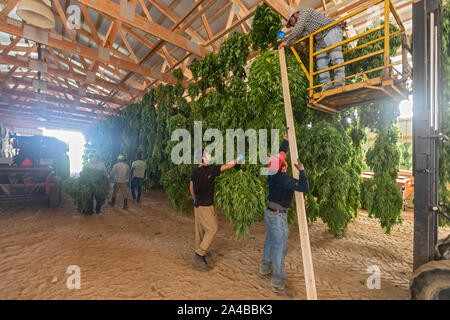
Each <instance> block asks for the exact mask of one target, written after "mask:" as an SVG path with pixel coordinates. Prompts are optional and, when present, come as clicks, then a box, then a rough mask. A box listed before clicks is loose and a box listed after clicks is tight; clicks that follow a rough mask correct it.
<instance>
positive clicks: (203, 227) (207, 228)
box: [194, 206, 219, 256]
mask: <svg viewBox="0 0 450 320" xmlns="http://www.w3.org/2000/svg"><path fill="white" fill-rule="evenodd" d="M194 213H195V244H196V246H197V249H196V250H195V252H196V253H197V254H198V255H201V256H204V255H205V254H206V253H207V252H208V250H209V247H210V246H211V243H212V242H213V240H214V236H215V235H216V233H217V228H218V225H219V221H218V219H217V215H216V212H215V210H214V206H209V207H202V206H199V207H198V208H197V207H194Z"/></svg>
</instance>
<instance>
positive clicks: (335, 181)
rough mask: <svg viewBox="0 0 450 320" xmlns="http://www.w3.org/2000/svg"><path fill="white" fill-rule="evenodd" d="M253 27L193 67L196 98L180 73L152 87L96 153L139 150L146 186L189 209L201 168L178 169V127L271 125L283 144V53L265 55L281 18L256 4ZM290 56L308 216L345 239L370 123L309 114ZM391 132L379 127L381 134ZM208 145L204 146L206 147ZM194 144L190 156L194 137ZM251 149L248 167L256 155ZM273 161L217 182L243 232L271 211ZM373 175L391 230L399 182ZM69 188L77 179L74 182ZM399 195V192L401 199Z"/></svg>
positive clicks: (379, 113)
mask: <svg viewBox="0 0 450 320" xmlns="http://www.w3.org/2000/svg"><path fill="white" fill-rule="evenodd" d="M252 25H253V29H252V31H251V32H250V35H249V36H247V35H243V34H238V33H232V34H231V35H230V36H229V38H228V39H227V40H226V41H225V42H224V43H222V45H221V46H220V49H219V52H218V53H211V54H208V55H207V56H206V57H204V58H203V59H202V60H199V61H198V60H194V61H192V63H191V65H190V67H189V68H190V70H191V72H192V75H193V80H194V81H192V82H191V83H190V84H189V86H188V88H187V93H188V95H189V98H190V99H189V101H188V100H186V98H185V97H183V94H184V88H183V87H182V86H181V81H182V74H181V72H180V71H179V70H177V71H176V73H175V74H174V75H175V76H176V78H177V84H176V85H175V86H173V85H159V86H157V87H156V88H153V89H152V90H151V91H150V92H149V93H147V94H146V95H145V96H144V97H143V99H142V101H141V102H140V103H139V104H136V105H133V106H130V107H129V110H128V109H126V110H125V111H124V112H121V113H120V114H119V116H118V117H114V118H115V119H108V120H107V121H105V123H102V124H100V125H99V126H97V127H96V128H94V129H93V130H92V132H91V133H90V135H88V136H87V140H88V143H89V144H90V145H91V146H92V148H91V149H93V150H95V151H97V152H98V153H99V154H101V155H102V156H103V157H104V160H105V161H106V159H107V161H108V162H107V163H108V165H110V164H111V163H114V162H115V159H116V158H117V155H118V154H119V153H123V154H125V155H126V157H127V160H128V161H132V160H133V157H134V156H135V155H136V152H137V151H141V152H142V154H143V159H144V160H145V161H146V163H147V166H148V176H147V177H146V178H145V182H144V186H145V187H146V188H151V187H154V186H163V187H164V189H165V191H166V194H167V196H168V198H169V199H170V200H171V202H172V204H173V205H174V207H175V208H176V209H179V210H182V211H183V212H188V211H189V209H191V208H192V201H191V200H190V194H189V183H190V176H191V172H192V169H193V168H194V167H195V166H196V165H188V164H186V165H185V164H183V165H175V164H174V163H173V162H172V161H171V152H172V149H173V147H174V146H175V145H176V142H171V141H170V139H171V135H172V132H173V131H174V130H175V129H185V130H187V131H188V132H189V133H191V135H192V134H193V128H194V122H195V121H201V123H202V129H203V133H204V132H205V131H206V130H207V129H219V130H220V131H221V132H222V133H223V134H225V131H226V130H227V129H243V130H244V131H245V130H247V129H254V130H256V131H257V132H258V130H259V129H266V130H268V133H269V136H270V129H279V130H280V136H279V139H280V141H281V139H282V135H283V133H284V131H285V111H284V102H283V92H282V86H281V72H280V64H279V57H278V54H277V52H272V51H267V50H266V49H267V48H268V47H269V44H271V45H272V46H276V44H277V39H276V34H277V31H278V30H279V29H280V27H281V17H280V16H279V15H277V14H276V13H274V12H273V11H272V10H271V9H270V8H269V7H268V6H267V5H266V4H263V5H262V6H260V7H258V9H257V11H256V13H255V16H254V19H253V23H252ZM249 44H250V45H252V46H253V50H257V49H262V50H263V52H262V54H261V55H260V56H259V57H257V58H256V59H255V61H254V62H253V63H252V65H251V67H250V70H249V74H248V75H247V74H245V72H244V70H245V69H244V66H245V65H246V62H247V56H248V54H249ZM264 51H265V52H264ZM286 59H287V61H286V62H287V70H288V77H289V87H290V92H291V100H292V106H293V112H294V118H295V123H296V133H297V145H298V147H299V157H300V160H301V161H303V162H304V164H305V167H306V168H307V174H308V178H309V180H310V186H311V191H310V192H309V193H308V194H306V205H307V215H308V219H309V220H310V221H315V220H316V219H317V218H321V219H322V220H323V221H324V222H325V223H326V224H327V225H328V227H329V229H330V231H331V232H332V233H333V234H334V235H336V236H342V232H343V230H345V228H347V226H348V224H349V222H350V221H351V220H352V219H353V218H354V217H355V216H356V214H357V209H358V208H359V206H360V199H361V194H360V182H361V181H360V175H361V170H362V147H361V146H362V143H364V141H365V138H366V136H365V133H364V129H365V126H367V124H366V122H367V121H366V122H365V121H363V119H360V117H359V116H357V114H356V113H355V112H354V111H353V113H352V112H348V113H346V114H344V115H342V116H331V115H328V114H325V113H322V112H319V111H316V110H313V109H311V108H308V107H307V96H308V93H307V88H308V83H307V79H306V76H305V74H304V73H303V71H302V70H301V68H300V66H299V64H298V62H297V61H296V59H295V57H294V56H293V54H292V53H290V52H289V51H287V54H286ZM246 80H247V81H246ZM371 110H372V111H371V112H372V114H373V119H375V120H374V121H375V122H377V125H378V123H380V124H381V123H383V122H384V121H386V120H387V121H388V123H389V125H388V126H387V128H389V127H390V126H391V122H389V121H390V119H391V118H390V116H386V115H385V113H387V114H388V113H389V112H387V111H386V110H385V109H384V108H382V107H381V106H374V107H373V108H372V109H371ZM358 115H361V113H360V112H358ZM348 119H351V122H350V121H349V120H348ZM369 122H370V121H369ZM384 130H385V129H383V130H380V134H381V133H383V132H385V131H384ZM386 132H387V131H386ZM389 132H391V131H389ZM388 136H389V137H390V135H388ZM118 141H122V143H118ZM392 141H393V140H392ZM208 143H209V142H204V145H203V147H205V146H206V145H207V144H208ZM388 143H389V145H388V146H387V147H383V146H380V148H384V149H386V148H387V149H389V150H391V149H390V148H391V147H392V145H391V140H389V141H388ZM191 144H192V145H191V150H190V151H191V159H192V157H193V154H194V150H193V141H191ZM268 145H270V141H269V143H268ZM246 146H247V152H246V155H245V156H246V159H247V161H248V159H249V156H250V155H249V154H248V145H246ZM377 150H378V149H377ZM391 151H392V150H391ZM234 156H237V154H235V155H234ZM288 161H289V159H288ZM377 161H381V160H380V159H378V160H377V158H376V155H375V154H374V156H373V159H372V162H371V165H374V166H376V163H377ZM390 161H392V163H390V164H389V166H390V167H392V168H391V169H394V168H395V166H397V167H398V161H399V159H397V158H395V156H394V155H393V156H392V157H391V158H390ZM266 165H267V164H265V163H260V164H258V165H253V164H244V165H239V166H236V167H235V168H234V169H231V170H228V171H226V172H224V173H223V174H222V175H221V176H220V177H219V178H218V179H216V186H215V190H216V194H215V205H216V207H217V208H219V209H221V210H222V211H223V212H224V213H225V216H226V218H227V219H228V221H230V223H232V224H233V225H234V230H235V232H236V235H237V236H244V235H246V234H248V230H249V227H250V226H251V225H252V224H253V223H254V222H255V221H257V220H258V219H261V217H262V216H263V214H264V209H265V207H266V201H267V188H268V187H267V183H266V180H267V177H266V176H262V175H260V173H259V170H260V169H261V167H263V166H266ZM391 169H389V173H391ZM375 171H376V175H377V172H378V176H376V179H374V180H373V184H374V185H373V191H371V192H373V194H372V193H367V194H370V196H367V195H366V197H368V198H370V199H369V200H372V202H371V212H372V213H373V215H374V216H375V217H376V218H378V219H380V221H381V223H382V225H383V227H385V229H386V230H387V231H388V230H389V226H391V225H392V224H393V220H395V221H398V220H397V219H396V218H395V217H396V211H395V210H394V209H395V201H396V199H391V198H389V197H392V195H386V194H385V193H387V192H391V191H392V190H391V189H392V186H393V184H392V181H393V183H394V184H395V177H394V178H393V177H392V175H391V174H390V175H388V176H381V175H380V174H379V170H378V169H376V170H375ZM71 183H74V182H73V181H72V180H71ZM384 188H386V189H384ZM68 189H69V188H68ZM383 190H385V191H383ZM397 191H398V189H397ZM395 195H396V194H395V192H394V198H395V197H396V196H395ZM375 197H376V199H381V201H384V204H383V205H385V206H387V210H386V211H383V212H381V211H382V210H384V209H383V208H382V207H377V206H376V205H375V202H376V201H378V200H374V199H375ZM295 217H296V212H295V208H292V209H291V210H290V211H289V221H295V220H296V219H295Z"/></svg>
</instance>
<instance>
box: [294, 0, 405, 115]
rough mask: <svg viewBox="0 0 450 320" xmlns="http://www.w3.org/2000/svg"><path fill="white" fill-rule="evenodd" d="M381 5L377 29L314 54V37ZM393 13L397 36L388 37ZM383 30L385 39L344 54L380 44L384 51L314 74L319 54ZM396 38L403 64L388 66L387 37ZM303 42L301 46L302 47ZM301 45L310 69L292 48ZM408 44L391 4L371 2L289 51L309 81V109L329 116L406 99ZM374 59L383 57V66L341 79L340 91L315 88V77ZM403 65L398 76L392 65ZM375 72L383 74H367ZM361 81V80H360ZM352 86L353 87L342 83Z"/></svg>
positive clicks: (300, 41)
mask: <svg viewBox="0 0 450 320" xmlns="http://www.w3.org/2000/svg"><path fill="white" fill-rule="evenodd" d="M382 2H384V23H383V24H382V25H380V26H377V27H374V28H373V29H370V30H367V31H365V32H363V33H361V34H359V35H356V36H354V37H351V38H348V39H346V40H344V41H341V42H339V43H338V44H335V45H333V46H330V47H328V48H325V49H323V50H320V51H316V52H314V50H313V48H314V36H315V35H317V34H318V33H320V32H322V31H324V30H327V29H331V28H333V27H334V26H335V25H337V24H339V23H341V22H344V21H346V20H348V19H350V18H352V17H354V16H356V15H358V14H361V13H362V12H364V11H366V10H367V9H369V8H371V7H373V6H376V5H378V4H380V3H382ZM391 13H392V15H393V16H394V18H395V21H396V22H397V24H398V26H399V29H400V30H398V31H396V32H393V33H390V29H389V24H390V21H389V16H390V14H391ZM382 29H384V35H383V36H382V37H380V38H378V39H375V40H372V41H370V42H367V43H364V44H362V45H359V46H355V47H352V48H349V49H348V50H346V51H344V52H343V54H346V53H348V52H351V51H353V50H357V49H360V48H363V47H366V46H368V45H371V44H374V43H377V42H379V41H384V49H381V50H378V51H375V52H371V53H369V54H366V55H364V56H360V57H357V58H354V59H352V60H349V61H345V62H344V63H342V64H339V65H334V66H331V67H328V68H326V69H322V70H318V71H314V57H316V56H317V55H318V54H321V53H323V52H326V51H328V50H331V49H333V48H336V47H339V46H342V45H345V44H348V43H351V42H353V41H355V40H358V39H359V38H362V37H364V36H367V35H369V34H371V33H373V32H376V31H378V30H382ZM398 34H401V35H402V61H401V62H399V63H391V61H390V52H389V39H390V37H393V36H396V35H398ZM302 42H304V43H302ZM298 44H300V45H302V44H303V45H304V46H306V48H307V51H308V55H309V65H308V66H305V64H304V63H303V61H302V60H301V58H300V56H299V54H298V52H297V49H296V48H295V46H296V45H298ZM408 47H409V46H408V44H407V38H406V33H405V27H404V26H403V23H402V21H401V20H400V17H399V15H398V14H397V12H396V10H395V8H394V6H393V4H392V2H391V1H390V0H376V1H372V2H370V3H369V4H367V5H366V6H364V7H362V8H360V9H357V10H355V11H354V12H352V13H350V14H348V15H346V16H345V17H343V18H341V19H339V20H336V21H335V22H333V23H331V24H329V25H327V26H325V27H323V28H321V29H319V30H317V31H315V32H313V33H311V34H309V35H307V36H306V37H303V38H301V39H299V40H298V41H296V42H294V43H293V45H292V46H291V50H292V51H293V53H294V55H295V56H296V58H297V60H298V62H299V63H300V66H301V68H302V70H303V71H304V72H305V74H306V77H307V79H308V81H309V90H308V92H309V104H308V105H309V106H310V107H312V108H315V109H318V110H321V111H325V112H329V113H339V112H341V111H343V110H345V109H347V108H350V107H352V106H354V105H357V104H358V105H359V104H361V103H367V102H373V101H376V100H381V99H393V100H395V101H401V100H405V99H408V90H407V89H406V86H407V81H408V80H409V79H410V78H411V67H410V65H409V63H408V60H407V50H410V48H408ZM377 55H383V56H384V60H383V61H384V65H383V66H380V67H378V68H374V69H371V70H365V71H364V72H362V73H357V74H353V75H346V77H345V79H344V81H343V82H344V84H343V86H342V87H337V88H336V87H335V88H333V89H329V90H324V88H325V86H326V84H327V83H325V84H318V85H314V76H316V75H318V74H320V73H322V72H326V71H331V70H334V69H336V68H339V67H342V66H346V65H349V64H351V63H354V62H357V61H361V60H364V59H370V58H372V57H374V56H377ZM400 63H401V64H402V71H401V73H400V72H398V71H397V70H396V69H395V67H394V66H395V65H398V64H400ZM378 70H384V73H383V75H382V76H379V77H370V74H371V73H372V72H374V71H378ZM361 77H362V78H361ZM348 79H352V80H350V81H349V80H348ZM346 80H347V82H352V81H353V83H350V84H349V83H347V84H346V83H345V82H346ZM335 81H338V80H334V81H330V82H329V83H330V84H332V83H334V82H335Z"/></svg>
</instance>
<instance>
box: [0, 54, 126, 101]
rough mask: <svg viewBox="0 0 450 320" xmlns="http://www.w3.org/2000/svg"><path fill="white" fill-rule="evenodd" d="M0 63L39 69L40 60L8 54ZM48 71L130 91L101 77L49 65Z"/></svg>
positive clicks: (103, 86)
mask: <svg viewBox="0 0 450 320" xmlns="http://www.w3.org/2000/svg"><path fill="white" fill-rule="evenodd" d="M30 61H31V62H33V64H30ZM0 63H1V64H7V65H15V66H17V67H21V68H26V69H32V70H36V71H39V70H38V69H37V68H36V64H37V63H39V61H38V60H36V59H31V58H22V59H18V58H17V57H11V56H6V57H0ZM47 73H50V74H54V75H56V76H59V77H63V78H67V79H73V80H75V81H79V82H81V83H83V84H89V85H97V86H100V87H102V88H107V89H110V90H122V91H124V92H128V93H129V90H128V89H127V88H126V87H123V86H119V85H118V84H115V83H112V82H109V81H103V80H99V79H95V80H94V81H88V77H87V75H82V74H78V73H72V72H68V71H63V70H59V69H56V68H52V67H47Z"/></svg>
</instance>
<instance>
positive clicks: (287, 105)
mask: <svg viewBox="0 0 450 320" xmlns="http://www.w3.org/2000/svg"><path fill="white" fill-rule="evenodd" d="M279 57H280V67H281V81H282V84H283V98H284V111H285V112H286V126H287V127H288V128H289V149H290V152H291V168H292V174H293V176H294V178H296V179H298V178H299V171H298V170H297V168H296V166H295V164H296V163H297V162H298V151H297V140H296V137H295V125H294V117H293V114H292V105H291V93H290V91H289V80H288V74H287V68H286V56H285V52H284V48H282V49H281V50H279ZM295 202H296V205H297V219H298V228H299V234H300V245H301V247H302V259H303V269H304V272H305V285H306V297H307V299H308V300H317V292H316V281H315V277H314V267H313V261H312V254H311V246H310V242H309V232H308V222H307V219H306V210H305V199H304V198H303V193H302V192H295Z"/></svg>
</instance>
